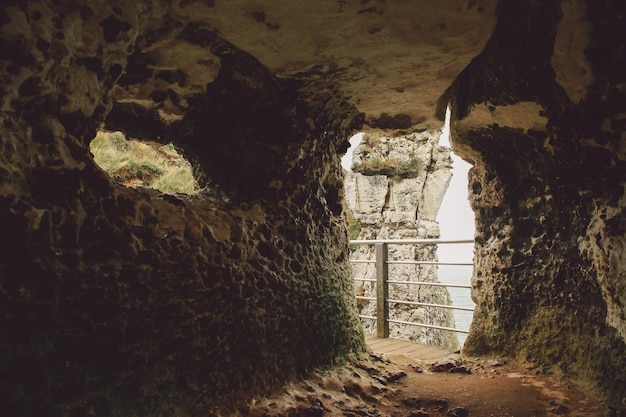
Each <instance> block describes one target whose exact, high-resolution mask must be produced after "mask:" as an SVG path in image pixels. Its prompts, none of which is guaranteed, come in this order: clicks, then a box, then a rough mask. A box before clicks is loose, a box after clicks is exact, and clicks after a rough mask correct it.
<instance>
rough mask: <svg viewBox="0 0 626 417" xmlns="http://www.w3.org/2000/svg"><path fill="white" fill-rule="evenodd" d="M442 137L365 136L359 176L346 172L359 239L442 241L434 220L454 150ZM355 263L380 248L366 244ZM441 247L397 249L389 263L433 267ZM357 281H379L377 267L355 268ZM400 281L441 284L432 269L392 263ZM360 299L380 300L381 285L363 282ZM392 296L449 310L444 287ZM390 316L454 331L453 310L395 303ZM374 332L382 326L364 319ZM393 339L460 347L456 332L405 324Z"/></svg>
mask: <svg viewBox="0 0 626 417" xmlns="http://www.w3.org/2000/svg"><path fill="white" fill-rule="evenodd" d="M439 135H440V132H423V133H419V134H411V135H408V136H401V137H396V138H390V137H385V136H378V135H376V134H372V133H370V134H366V135H365V136H364V137H363V140H362V142H361V144H360V145H359V146H358V147H357V148H356V150H355V151H354V154H353V157H352V162H353V165H352V171H347V172H346V177H345V182H344V188H345V198H346V202H347V204H348V208H349V210H350V211H351V214H352V216H353V217H354V219H355V221H357V222H358V223H359V227H360V232H359V236H358V238H359V239H406V238H414V239H415V238H417V239H421V238H429V239H430V238H438V237H439V225H438V223H437V221H436V220H435V219H436V217H437V212H438V211H439V207H440V205H441V201H442V200H443V196H444V194H445V192H446V189H447V187H448V184H449V183H450V179H451V178H452V172H451V167H452V165H451V164H452V160H451V158H450V149H449V148H446V147H441V146H439V145H438V143H439ZM351 257H352V259H374V247H373V246H359V247H358V248H356V249H355V250H354V252H353V253H352V255H351ZM436 259H437V247H436V246H435V245H390V246H389V260H390V261H394V260H404V261H407V260H409V261H410V260H413V261H433V260H436ZM353 270H354V274H355V277H358V278H368V279H372V278H375V266H374V264H372V263H367V264H366V263H357V264H353ZM389 279H390V280H394V281H421V282H437V267H436V266H433V265H406V264H403V265H400V264H390V265H389ZM356 292H357V295H363V296H373V294H374V293H375V284H373V283H370V282H362V281H357V283H356ZM389 297H390V298H392V299H402V300H411V301H417V302H423V303H433V304H450V296H449V294H448V291H447V290H446V289H445V288H441V287H433V286H429V285H414V284H390V285H389ZM358 307H359V310H360V313H361V314H363V315H370V316H372V315H375V314H376V303H375V302H369V301H368V300H359V303H358ZM390 307H391V308H390V318H392V319H396V320H402V321H409V322H420V323H424V324H431V325H439V326H446V327H454V318H453V316H452V313H451V310H445V309H439V308H433V307H415V306H409V305H401V304H392V305H391V306H390ZM364 324H365V329H366V331H367V332H372V333H374V332H375V322H373V321H371V320H365V321H364ZM390 333H391V337H400V338H406V339H411V340H416V341H420V342H423V343H430V344H438V345H443V346H448V347H451V348H457V347H458V340H457V337H456V335H455V334H453V333H450V332H446V331H441V330H434V329H428V328H424V327H417V326H408V325H402V324H394V323H391V325H390Z"/></svg>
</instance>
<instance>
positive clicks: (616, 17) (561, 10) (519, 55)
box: [451, 0, 626, 410]
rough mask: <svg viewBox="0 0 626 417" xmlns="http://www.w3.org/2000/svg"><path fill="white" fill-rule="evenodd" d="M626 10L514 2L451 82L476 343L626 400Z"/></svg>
mask: <svg viewBox="0 0 626 417" xmlns="http://www.w3.org/2000/svg"><path fill="white" fill-rule="evenodd" d="M625 15H626V9H625V6H624V4H623V3H621V2H611V1H598V2H595V1H594V2H582V1H569V0H568V1H563V2H558V1H551V2H545V3H542V4H541V5H538V4H533V3H532V2H529V3H528V4H522V3H516V4H512V3H509V4H507V5H505V4H503V5H502V9H501V14H500V22H499V24H498V26H497V27H496V29H495V32H494V37H493V38H492V39H491V40H490V42H489V44H488V45H487V47H486V49H485V51H484V52H483V53H482V54H481V55H480V56H478V57H477V58H476V59H475V60H474V61H473V62H472V64H471V65H470V66H468V68H466V69H465V70H464V72H463V73H462V74H461V75H460V76H459V78H458V79H457V80H456V81H455V83H454V85H453V87H452V88H451V91H452V92H453V94H452V102H453V104H454V105H453V109H452V114H453V116H452V142H453V149H455V150H456V152H457V153H459V154H460V155H461V156H463V157H465V158H466V159H468V160H471V161H472V162H473V163H474V164H475V167H474V168H473V169H472V170H471V171H470V185H469V187H470V200H471V203H472V207H473V208H474V211H475V213H476V224H477V233H476V247H475V262H476V266H475V273H474V277H473V298H474V299H475V301H476V303H477V309H476V311H475V313H474V322H473V324H472V328H471V333H470V335H469V337H468V339H467V341H466V342H465V346H464V350H465V352H467V353H469V354H484V353H488V352H498V353H505V354H508V355H511V356H515V357H518V358H521V359H524V360H530V361H536V362H539V363H544V364H552V365H556V366H558V367H560V368H561V369H564V370H566V371H567V372H571V373H574V374H577V375H579V376H580V377H581V378H582V379H583V380H584V381H585V383H587V384H589V385H593V386H595V387H596V389H597V390H598V392H600V393H601V394H602V395H603V396H604V397H606V398H608V399H609V402H610V404H611V405H612V406H613V407H615V408H617V409H621V410H623V409H624V407H625V406H626V398H625V397H624V393H625V392H626V372H625V369H626V366H625V362H624V361H625V358H626V356H625V352H626V344H625V340H626V338H625V337H624V336H625V323H626V321H625V319H624V317H625V316H624V315H625V308H624V305H625V304H624V300H625V299H624V296H625V292H624V289H625V287H624V285H625V280H624V273H623V269H624V261H625V258H624V254H625V253H624V250H623V247H624V227H623V216H624V201H625V197H624V179H625V176H624V173H625V172H626V170H625V168H626V166H625V165H624V157H623V149H624V148H623V146H624V141H625V140H626V133H625V132H626V131H625V129H624V126H625V125H624V118H625V117H626V105H625V103H626V94H625V91H624V88H623V86H624V80H625V79H624V74H626V73H625V72H624V69H626V57H625V56H624V54H623V52H622V51H623V49H624V42H625V39H626V38H625V37H624V33H625V27H624V24H623V21H622V20H621V19H623V16H625ZM521 22H530V23H529V24H528V25H527V24H526V23H524V24H522V23H521ZM528 45H535V47H533V48H528Z"/></svg>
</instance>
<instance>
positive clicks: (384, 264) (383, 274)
mask: <svg viewBox="0 0 626 417" xmlns="http://www.w3.org/2000/svg"><path fill="white" fill-rule="evenodd" d="M473 242H474V240H472V239H465V240H439V239H374V240H351V241H350V244H351V245H374V247H375V259H374V260H370V259H351V260H350V262H351V263H355V264H356V263H374V264H375V265H376V279H368V278H359V277H355V278H354V280H355V281H363V282H372V283H375V284H376V296H375V297H368V296H359V295H356V298H357V299H358V300H368V301H375V302H376V316H368V315H363V314H360V315H359V316H360V317H361V318H364V319H370V320H375V321H376V336H377V337H380V338H387V337H389V323H397V324H406V325H409V326H419V327H426V328H431V329H438V330H447V331H451V332H457V333H469V331H467V330H464V329H457V328H452V327H446V326H438V325H433V324H426V323H417V322H409V321H404V320H395V319H390V318H389V304H405V305H413V306H420V307H431V308H444V309H453V310H464V311H474V309H473V308H469V307H461V306H454V305H448V304H433V303H423V302H417V301H411V300H396V299H390V298H389V284H408V285H427V286H432V287H446V288H466V289H467V290H468V291H469V289H470V288H471V286H470V285H461V284H449V283H441V282H425V281H397V280H392V279H389V265H390V264H400V265H457V266H473V264H472V263H464V262H436V261H406V260H404V261H403V260H394V261H390V260H389V245H443V244H467V243H473Z"/></svg>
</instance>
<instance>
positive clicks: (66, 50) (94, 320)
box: [0, 0, 626, 416]
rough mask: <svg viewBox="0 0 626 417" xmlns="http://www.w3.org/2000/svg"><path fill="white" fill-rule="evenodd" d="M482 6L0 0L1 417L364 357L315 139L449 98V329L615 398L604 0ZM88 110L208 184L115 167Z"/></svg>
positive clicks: (621, 8) (209, 392) (342, 143)
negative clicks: (123, 178)
mask: <svg viewBox="0 0 626 417" xmlns="http://www.w3.org/2000/svg"><path fill="white" fill-rule="evenodd" d="M443 3H445V4H443ZM495 5H496V1H495V0H490V1H487V0H484V1H474V0H471V1H457V0H452V1H446V2H440V1H428V2H420V4H419V6H416V5H415V3H414V2H405V1H379V0H370V1H367V0H363V1H360V2H344V1H331V0H325V1H319V2H307V1H304V0H301V1H290V2H278V1H272V2H249V1H243V0H240V1H224V0H204V1H187V0H181V1H180V2H176V1H172V2H162V1H157V0H154V1H150V0H144V1H138V2H121V1H119V2H116V1H112V2H105V1H100V0H86V1H84V2H81V3H80V4H78V3H76V2H69V1H52V0H50V1H16V0H8V1H5V2H3V6H2V8H0V100H1V101H0V110H1V113H0V118H1V120H0V121H1V123H0V253H1V257H0V278H1V281H0V285H1V286H0V312H1V319H0V320H1V322H0V350H1V351H0V354H1V355H0V356H1V357H2V360H1V361H0V376H1V377H0V381H1V382H0V383H1V384H2V385H1V386H0V404H3V405H4V407H5V408H7V409H8V411H7V412H5V413H4V414H7V415H16V416H19V415H28V416H31V415H73V416H78V415H89V414H90V413H95V414H98V415H133V414H137V415H183V416H184V415H199V414H206V413H205V411H206V410H207V409H208V408H211V407H212V406H215V405H216V404H217V403H218V402H219V401H220V400H221V401H230V399H232V398H234V397H237V395H240V396H239V397H237V398H238V399H239V400H241V401H243V400H244V398H243V397H249V396H250V395H252V393H254V392H262V391H264V390H266V389H269V388H270V387H275V386H277V385H279V384H281V383H282V382H284V381H285V380H287V379H289V378H291V377H293V376H294V375H297V374H302V373H305V372H306V371H307V370H309V369H311V368H312V367H315V366H318V365H329V364H332V363H336V361H338V360H341V359H342V358H345V357H346V355H348V354H350V353H358V352H360V351H362V349H363V341H362V337H361V336H362V333H361V330H360V327H359V325H358V320H357V317H356V309H355V308H354V301H353V300H352V298H351V295H352V290H353V288H352V284H351V282H350V279H349V275H350V274H349V265H348V257H347V255H348V249H347V236H346V228H345V221H344V214H343V213H342V205H341V200H342V196H343V184H342V178H343V174H342V171H341V168H340V164H339V157H338V155H340V154H341V153H343V152H345V149H346V148H347V142H346V139H347V138H348V137H349V135H350V134H352V133H353V132H354V131H355V129H358V128H361V127H362V125H363V123H364V122H366V123H367V126H366V127H367V128H370V129H386V130H388V131H389V132H388V133H389V134H394V135H395V134H397V133H398V132H399V131H404V132H405V133H412V132H419V131H424V130H425V129H433V128H438V127H439V126H440V123H441V122H440V120H437V117H436V116H439V119H443V114H444V110H445V105H446V103H448V101H450V102H451V104H452V113H453V127H452V132H453V138H452V142H453V145H454V147H455V150H456V151H457V153H459V154H461V155H463V156H464V157H465V158H466V159H468V160H471V161H473V163H474V164H475V165H476V167H475V169H474V170H473V171H472V173H471V174H470V175H471V185H470V189H471V200H472V204H473V207H474V209H475V211H476V216H477V243H476V262H477V265H476V268H475V276H474V278H473V285H474V298H475V299H476V301H477V312H476V315H475V317H476V320H475V322H474V323H473V325H472V329H471V334H470V336H469V338H468V340H467V342H466V344H465V348H466V349H468V350H470V351H471V352H473V353H476V354H480V353H487V352H492V353H496V354H499V355H511V356H517V357H519V358H523V359H528V360H533V361H536V362H539V363H542V364H547V365H555V366H558V367H560V368H561V369H563V370H565V371H566V372H569V373H572V374H575V375H578V376H580V377H581V378H582V380H583V381H584V382H586V383H588V384H589V385H590V386H592V387H595V388H596V389H597V391H598V392H599V393H600V394H602V396H603V397H604V398H606V399H607V400H608V401H609V403H610V404H611V406H612V407H614V408H615V409H619V410H623V409H624V408H626V400H625V399H624V394H623V393H624V392H626V373H625V372H626V371H625V370H626V364H625V362H624V361H625V359H624V357H625V356H624V352H625V351H626V344H625V342H624V340H625V333H626V330H625V327H626V325H625V319H624V317H625V307H624V302H625V297H626V296H625V294H626V290H625V288H624V282H625V279H624V275H623V269H624V268H623V266H624V263H625V259H624V251H623V247H624V234H625V233H624V231H625V227H624V224H623V223H624V222H623V216H624V215H623V209H624V184H625V178H624V175H625V174H624V172H626V170H625V169H624V168H625V167H624V160H625V159H626V156H625V155H626V154H625V152H624V149H626V147H625V146H624V141H625V140H626V138H625V134H624V129H625V124H624V120H625V118H626V116H625V114H626V105H625V103H626V96H625V94H626V93H625V89H624V85H625V84H626V81H625V78H624V77H625V75H624V74H626V70H625V68H626V57H625V55H624V42H625V41H624V39H626V36H625V35H624V33H625V23H624V20H623V19H624V16H626V10H625V7H626V5H625V4H624V2H622V1H621V0H598V1H596V0H594V1H591V0H587V1H582V0H562V1H559V0H549V1H545V2H536V1H530V0H523V1H515V2H500V4H499V6H498V10H496V7H495ZM496 14H497V16H498V24H497V26H495V29H494V25H495V21H496V19H495V17H496ZM488 40H489V41H488ZM481 51H482V52H481ZM459 73H460V74H459ZM453 80H454V81H453ZM451 83H452V85H451ZM450 85H451V86H450ZM449 86H450V88H449V89H447V90H446V88H448V87H449ZM103 124H104V125H105V127H107V128H109V129H119V130H122V131H124V132H126V133H129V134H131V135H132V136H137V137H142V138H145V139H149V140H154V141H157V142H162V143H165V142H166V141H167V142H170V141H173V142H175V143H176V145H177V146H179V147H180V148H181V149H182V150H183V152H184V153H185V156H186V157H188V158H189V159H190V160H191V161H192V163H193V165H194V167H195V169H196V172H197V175H198V178H199V180H200V181H201V182H202V183H203V184H207V185H208V186H209V187H208V190H209V191H206V192H204V193H202V194H199V195H196V196H167V195H159V194H157V193H152V192H147V191H145V192H141V191H136V190H128V189H124V188H121V187H120V186H116V185H114V184H113V183H112V182H111V180H110V179H109V178H107V177H106V175H105V174H104V173H103V172H102V171H100V170H99V169H98V168H97V167H96V166H95V165H94V163H93V160H92V159H91V157H90V155H89V152H88V143H89V141H90V140H91V139H92V138H93V137H94V136H95V132H96V130H97V129H98V128H99V127H100V126H101V125H103ZM232 403H233V404H234V403H235V402H232ZM3 411H4V410H3Z"/></svg>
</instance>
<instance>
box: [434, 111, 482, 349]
mask: <svg viewBox="0 0 626 417" xmlns="http://www.w3.org/2000/svg"><path fill="white" fill-rule="evenodd" d="M439 145H440V146H446V147H449V148H450V147H451V144H450V108H449V107H448V109H447V110H446V119H445V123H444V127H443V129H442V131H441V136H440V139H439ZM450 156H451V158H452V179H451V180H450V184H449V185H448V189H447V190H446V193H445V194H444V197H443V200H442V202H441V206H440V207H439V212H438V213H437V222H438V223H439V230H440V233H441V234H440V238H441V239H442V240H463V239H473V237H474V232H475V219H474V211H473V210H472V208H471V206H470V204H469V199H468V188H467V187H468V179H467V175H468V172H469V169H470V168H471V167H472V165H471V164H469V163H467V162H466V161H464V160H463V159H462V158H461V157H459V156H458V155H456V154H455V153H454V151H452V152H451V153H450ZM437 256H438V258H439V262H443V263H468V264H472V265H473V262H474V245H473V244H454V245H439V246H438V247H437ZM472 273H473V266H471V267H470V266H464V265H440V266H439V282H444V283H450V284H457V285H470V284H471V279H472ZM448 291H449V293H450V297H451V298H452V304H453V305H455V306H459V307H466V308H474V306H475V304H474V302H473V301H472V298H471V296H470V292H469V291H468V290H467V289H466V288H448ZM453 311H454V321H455V324H456V327H457V328H459V329H469V327H470V325H471V323H472V319H473V312H471V311H465V310H453ZM458 335H459V344H460V345H461V347H462V346H463V343H464V342H465V339H466V338H467V335H466V334H465V333H458Z"/></svg>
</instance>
